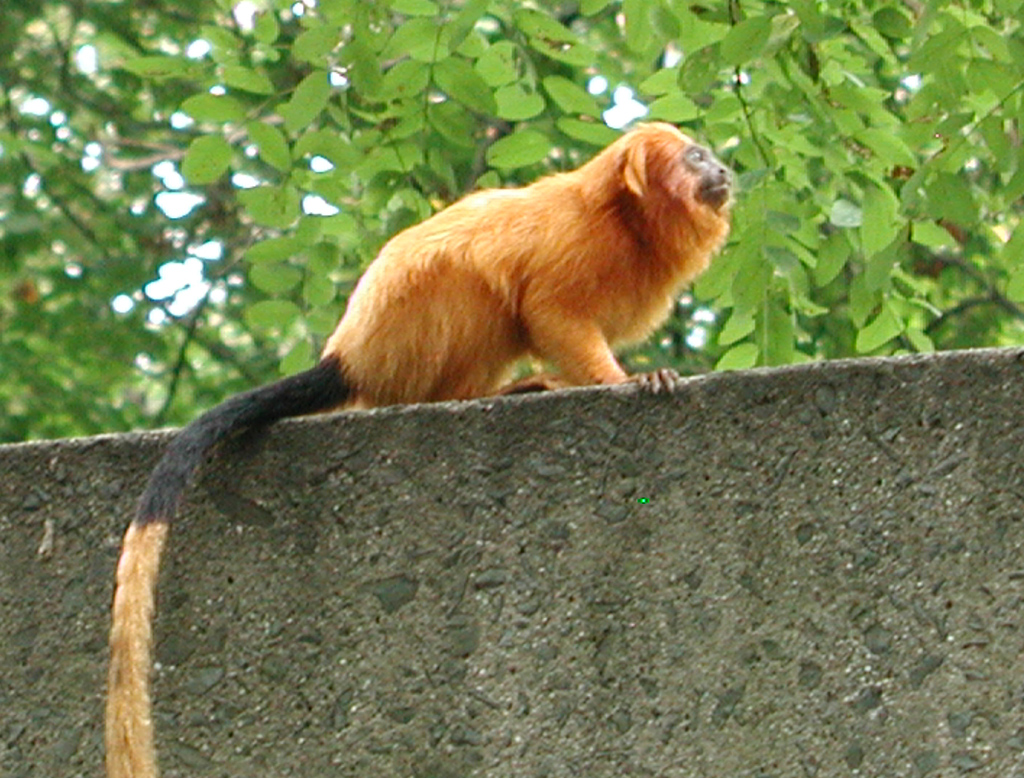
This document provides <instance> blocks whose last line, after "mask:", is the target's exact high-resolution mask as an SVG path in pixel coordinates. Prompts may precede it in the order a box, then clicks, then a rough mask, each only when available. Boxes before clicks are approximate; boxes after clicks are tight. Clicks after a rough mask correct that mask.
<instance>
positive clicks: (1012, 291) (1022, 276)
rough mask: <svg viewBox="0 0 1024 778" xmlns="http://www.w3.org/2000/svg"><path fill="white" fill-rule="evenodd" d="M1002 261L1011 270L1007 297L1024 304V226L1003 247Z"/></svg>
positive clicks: (1019, 227)
mask: <svg viewBox="0 0 1024 778" xmlns="http://www.w3.org/2000/svg"><path fill="white" fill-rule="evenodd" d="M1001 256H1002V260H1003V264H1004V265H1005V267H1007V268H1008V269H1009V270H1010V283H1009V285H1008V286H1007V287H1006V295H1007V297H1009V298H1010V299H1011V300H1014V301H1016V302H1024V226H1020V225H1018V226H1017V229H1015V230H1014V231H1013V235H1012V236H1011V238H1010V239H1009V240H1008V241H1007V242H1006V245H1005V246H1003V250H1002V254H1001Z"/></svg>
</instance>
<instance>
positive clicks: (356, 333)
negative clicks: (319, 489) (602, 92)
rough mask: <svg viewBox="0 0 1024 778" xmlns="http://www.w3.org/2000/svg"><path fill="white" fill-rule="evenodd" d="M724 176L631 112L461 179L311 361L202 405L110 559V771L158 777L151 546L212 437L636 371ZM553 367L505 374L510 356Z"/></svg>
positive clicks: (658, 383) (710, 159)
mask: <svg viewBox="0 0 1024 778" xmlns="http://www.w3.org/2000/svg"><path fill="white" fill-rule="evenodd" d="M731 191H732V174H731V173H730V171H729V170H728V168H726V167H725V166H724V165H723V164H722V163H721V162H719V161H718V159H717V158H716V157H715V156H714V154H713V153H712V152H711V151H709V150H708V149H707V148H705V147H704V146H701V145H699V144H697V143H696V142H694V141H693V140H692V139H691V138H689V137H688V136H687V135H685V134H683V133H682V132H681V131H680V130H678V129H677V128H676V127H674V126H673V125H670V124H665V123H649V124H641V125H639V126H638V127H636V128H635V129H633V130H631V131H629V132H627V133H624V134H623V135H621V136H620V137H619V138H618V139H616V140H615V141H613V142H612V143H611V144H610V145H608V146H607V147H606V148H605V149H604V150H603V151H600V152H599V153H598V154H597V155H595V156H594V157H593V158H592V159H591V160H590V161H588V162H586V163H585V164H583V165H582V166H580V167H578V168H576V169H575V170H571V171H567V172H560V173H554V174H552V175H549V176H547V177H543V178H541V179H539V180H537V181H535V182H534V183H532V184H530V185H528V186H525V187H522V188H518V189H514V188H509V189H484V190H480V191H477V192H475V193H471V194H469V195H467V196H465V197H463V198H462V199H461V200H458V201H456V202H455V203H453V204H452V205H450V206H448V207H447V208H445V209H443V210H441V211H439V212H438V213H436V214H434V215H433V216H431V217H429V218H428V219H426V220H425V221H423V222H421V223H420V224H418V225H414V226H412V227H409V228H408V229H406V230H404V231H402V232H399V233H398V234H397V235H395V236H394V237H392V238H391V239H390V240H389V241H388V242H387V243H385V245H384V246H383V248H382V249H381V250H380V252H379V254H378V255H377V257H376V258H375V259H374V260H373V261H372V262H371V263H370V264H369V266H368V267H367V269H366V271H365V272H364V273H363V275H362V276H361V278H360V279H359V281H358V282H357V283H356V286H355V288H354V289H353V292H352V294H351V296H350V298H349V301H348V306H347V308H346V311H345V313H344V315H343V316H342V318H341V320H340V322H339V323H338V325H337V328H336V329H335V330H334V332H333V333H332V334H331V335H330V337H329V338H328V340H327V342H326V345H325V346H324V349H323V352H322V356H321V358H320V361H319V362H318V363H317V364H316V365H315V366H314V367H312V368H310V369H308V370H306V371H303V372H300V373H298V374H295V375H292V376H289V377H286V378H283V379H281V380H278V381H276V382H274V383H271V384H268V385H266V386H262V387H259V388H256V389H252V390H250V391H246V392H243V393H241V394H238V395H235V396H234V397H231V398H229V399H228V400H226V401H224V402H223V403H221V404H220V405H218V406H216V407H214V408H213V409H211V410H208V411H206V412H205V413H203V414H202V415H200V416H199V417H198V418H197V419H196V420H195V421H193V422H192V423H191V424H189V425H188V426H186V427H185V428H184V429H183V430H181V431H180V432H179V433H178V434H177V435H176V437H175V438H174V439H173V440H172V441H171V443H170V444H169V446H168V448H167V449H166V451H165V453H164V455H163V457H162V459H160V460H159V462H158V464H157V465H156V467H155V469H154V470H153V471H152V473H151V475H150V477H149V481H148V482H147V485H146V488H145V491H144V492H143V494H142V497H141V498H140V500H139V503H138V507H137V510H136V514H135V517H134V519H133V520H132V522H131V524H130V526H129V527H128V529H127V531H126V533H125V535H124V539H123V541H122V547H121V553H120V557H119V559H118V563H117V571H116V576H115V578H116V580H115V589H114V597H113V606H112V614H111V621H112V623H111V629H110V660H109V671H108V680H107V686H108V689H107V703H106V721H105V747H106V765H107V775H108V777H109V778H155V776H156V775H157V762H156V752H155V747H154V743H153V722H152V702H151V699H150V688H149V683H150V680H149V676H150V672H151V661H152V660H151V656H150V654H151V643H152V621H153V615H154V609H155V596H156V592H155V590H156V583H157V575H158V570H159V566H160V557H161V553H162V551H163V548H164V545H165V541H166V538H167V535H168V531H169V527H170V523H171V521H172V520H173V518H174V516H175V514H176V513H177V511H178V509H179V507H180V505H181V502H182V500H183V496H184V493H185V491H186V488H187V487H188V486H189V484H190V482H191V480H192V477H193V475H194V473H195V471H196V470H197V469H198V467H199V466H200V464H202V463H203V462H204V461H205V460H206V459H207V457H208V456H209V455H210V454H211V453H212V452H213V451H214V449H215V448H216V447H217V445H218V444H219V443H220V442H222V441H223V440H225V439H226V438H228V437H231V436H233V435H235V434H237V433H239V432H241V431H243V430H247V429H253V428H260V427H263V426H265V425H268V424H270V423H271V422H274V421H277V420H279V419H283V418H287V417H292V416H300V415H304V414H310V413H317V412H323V411H329V410H335V409H359V408H371V407H375V406H382V405H394V404H400V403H416V402H433V401H440V400H461V399H470V398H477V397H484V396H488V395H492V394H495V393H502V391H503V388H504V392H505V393H520V392H524V391H534V390H538V389H549V388H558V387H560V386H580V385H592V384H621V383H624V382H626V381H637V382H639V383H640V384H641V385H643V386H645V387H647V388H648V389H650V390H653V391H659V390H663V389H665V388H671V386H672V385H673V382H674V381H675V380H678V376H676V375H675V374H674V373H670V372H667V371H656V372H655V373H651V374H645V375H639V376H628V375H627V374H626V372H625V371H624V370H623V368H622V367H621V365H620V364H619V362H618V361H617V360H616V358H615V355H614V352H613V348H615V347H618V346H621V345H625V344H629V343H634V342H639V341H641V340H642V339H644V338H645V337H647V336H648V335H649V334H650V333H651V332H652V331H653V330H654V329H655V328H656V327H657V326H658V325H659V324H661V323H662V322H663V321H664V320H665V319H666V318H667V317H668V315H669V313H670V311H671V307H672V304H673V302H674V299H675V297H676V295H677V294H678V293H679V291H680V290H681V288H682V287H683V286H685V285H686V284H687V283H689V282H690V281H692V280H693V279H694V278H695V277H696V276H697V275H698V274H700V273H701V272H702V271H703V270H704V269H705V268H706V267H707V266H708V264H709V263H710V261H711V258H712V256H713V255H714V254H715V253H716V252H717V251H718V250H719V249H720V248H721V247H722V245H723V244H724V242H725V240H726V237H727V235H728V232H729V223H730V209H731ZM527 357H532V358H539V359H541V360H543V361H544V362H547V363H550V364H551V365H553V366H554V367H555V368H556V369H557V371H558V374H557V375H556V376H549V375H541V376H536V377H532V378H526V379H523V380H521V381H518V382H514V383H512V384H508V383H507V382H508V381H509V379H510V375H511V372H510V371H512V370H514V369H515V366H516V364H517V363H518V362H520V361H521V360H522V359H524V358H527Z"/></svg>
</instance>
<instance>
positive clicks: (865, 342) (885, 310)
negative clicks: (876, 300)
mask: <svg viewBox="0 0 1024 778" xmlns="http://www.w3.org/2000/svg"><path fill="white" fill-rule="evenodd" d="M901 332H903V323H902V322H901V321H900V320H899V318H898V317H897V316H896V314H895V312H894V311H893V310H892V308H891V306H890V305H889V304H888V303H887V302H886V303H883V304H882V310H881V312H880V313H879V314H878V316H876V317H875V318H874V320H873V321H871V322H869V323H868V324H867V325H866V326H865V327H864V328H863V329H862V330H860V332H858V333H857V343H856V349H857V351H858V352H859V353H861V354H868V353H870V352H872V351H875V350H876V349H879V348H881V347H882V346H884V345H885V344H886V343H888V342H889V341H890V340H892V339H893V338H895V337H896V336H897V335H899V334H900V333H901Z"/></svg>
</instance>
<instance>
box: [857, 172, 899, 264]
mask: <svg viewBox="0 0 1024 778" xmlns="http://www.w3.org/2000/svg"><path fill="white" fill-rule="evenodd" d="M898 210H899V201H898V200H897V199H896V196H895V195H894V194H893V193H892V190H890V189H889V188H888V187H885V188H883V187H880V186H868V187H866V188H865V192H864V207H863V212H862V219H861V225H860V239H861V246H862V247H863V248H864V253H865V254H866V255H868V256H871V255H873V254H876V253H878V252H879V251H881V250H882V249H884V248H885V247H886V246H888V245H889V244H890V243H892V242H893V241H894V240H895V239H896V236H897V235H898V234H899V232H900V229H901V227H902V224H901V223H900V222H899V220H898V219H897V212H898Z"/></svg>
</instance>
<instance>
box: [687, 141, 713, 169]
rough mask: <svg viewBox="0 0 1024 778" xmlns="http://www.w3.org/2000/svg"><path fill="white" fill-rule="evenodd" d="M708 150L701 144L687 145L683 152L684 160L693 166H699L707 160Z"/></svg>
mask: <svg viewBox="0 0 1024 778" xmlns="http://www.w3.org/2000/svg"><path fill="white" fill-rule="evenodd" d="M708 156H709V154H708V151H707V149H705V148H703V147H702V146H689V147H687V149H686V151H684V152H683V157H684V159H685V160H686V162H687V163H688V164H690V165H693V166H695V167H701V166H703V165H704V164H706V163H707V161H708Z"/></svg>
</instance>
